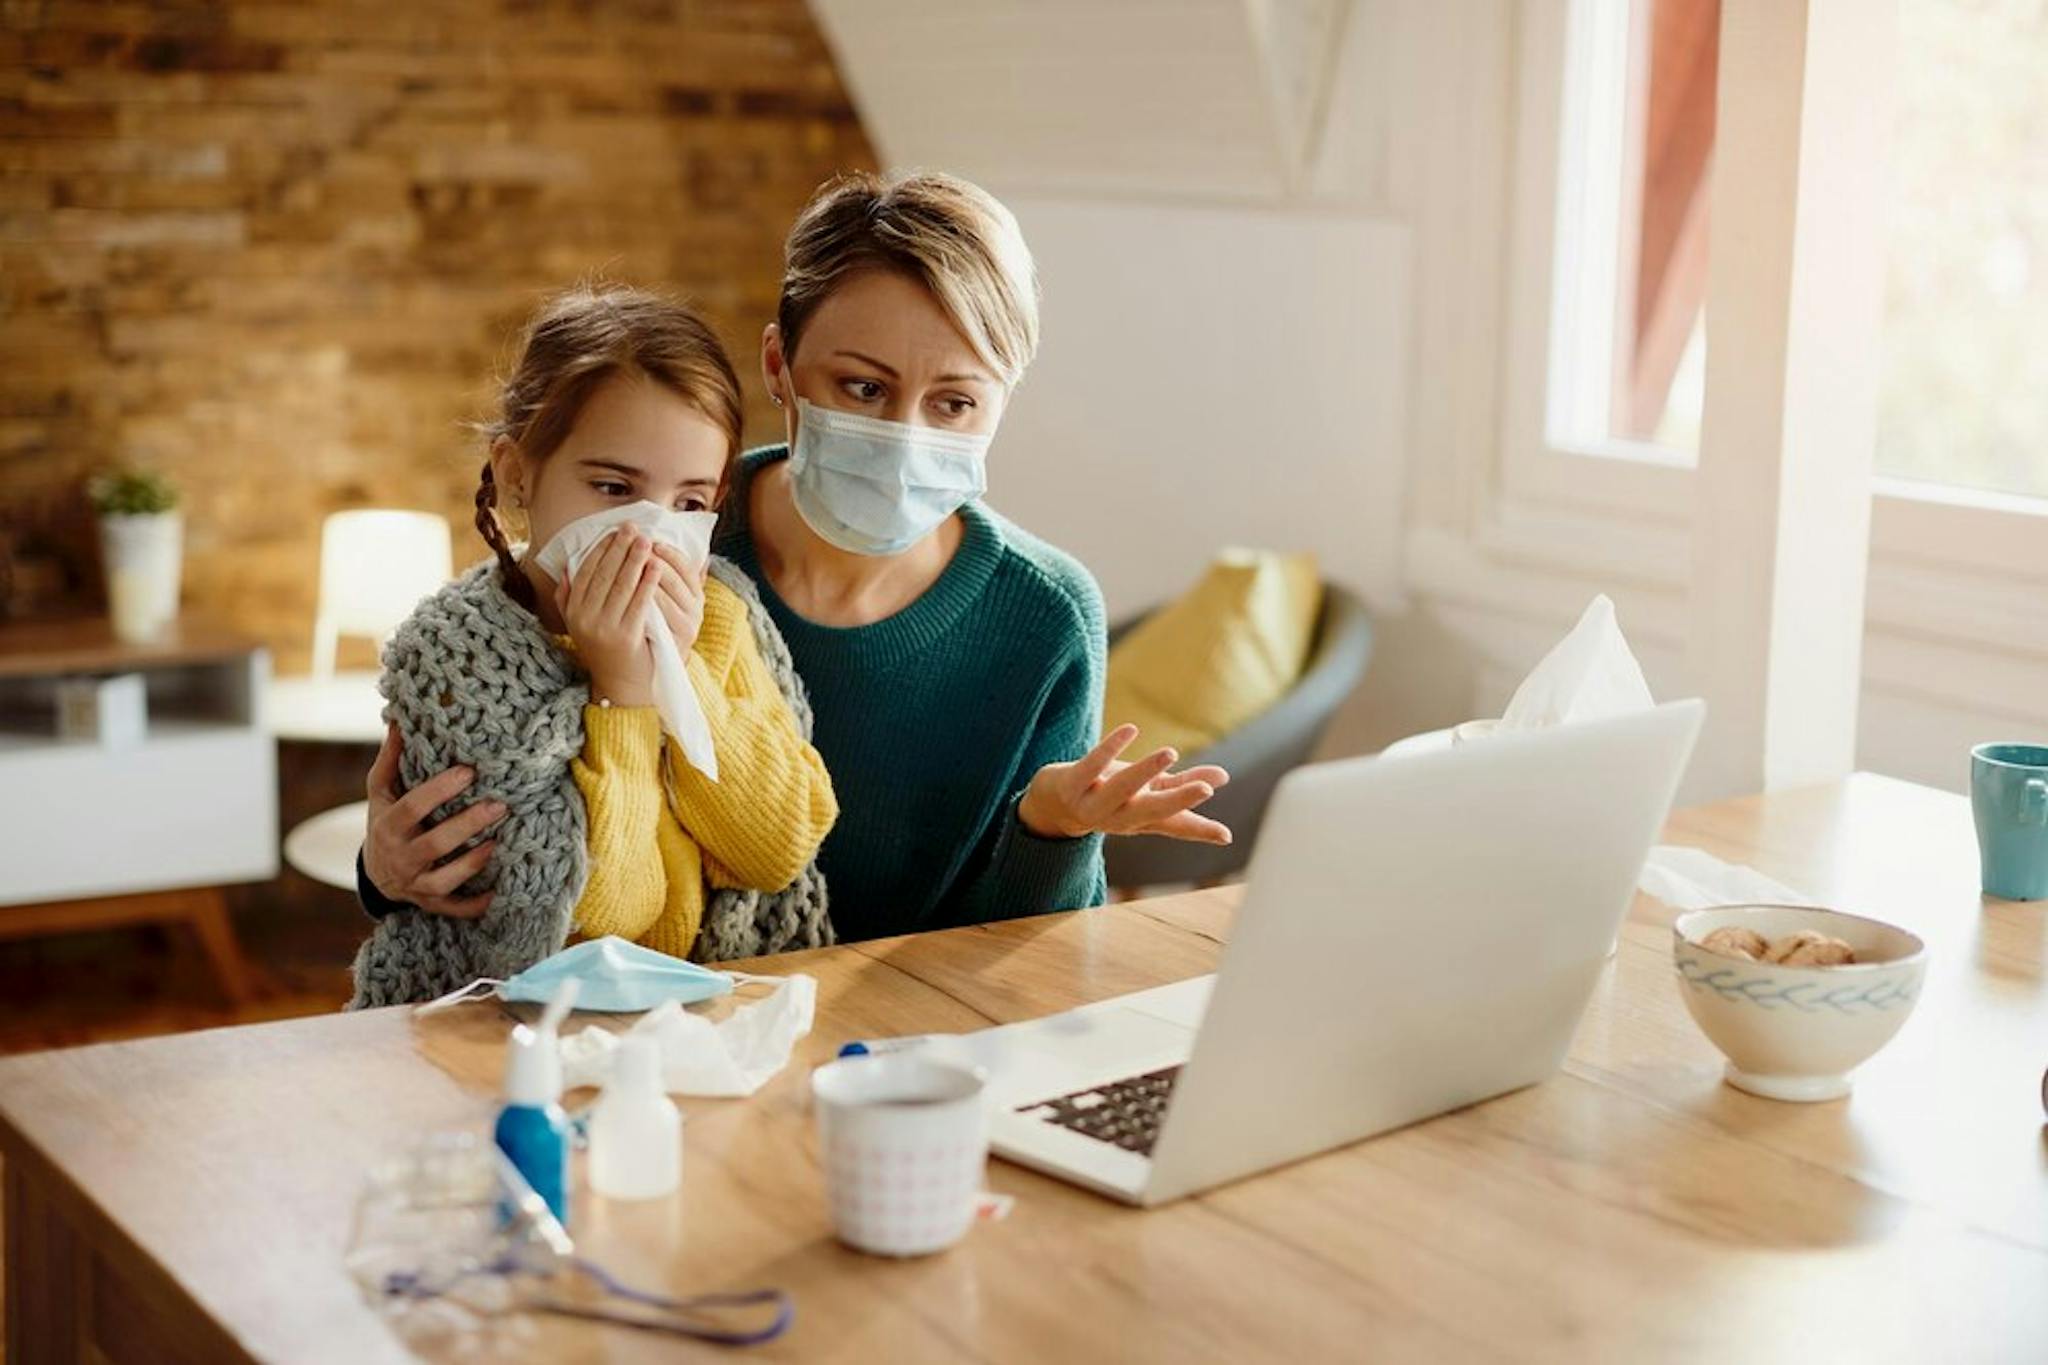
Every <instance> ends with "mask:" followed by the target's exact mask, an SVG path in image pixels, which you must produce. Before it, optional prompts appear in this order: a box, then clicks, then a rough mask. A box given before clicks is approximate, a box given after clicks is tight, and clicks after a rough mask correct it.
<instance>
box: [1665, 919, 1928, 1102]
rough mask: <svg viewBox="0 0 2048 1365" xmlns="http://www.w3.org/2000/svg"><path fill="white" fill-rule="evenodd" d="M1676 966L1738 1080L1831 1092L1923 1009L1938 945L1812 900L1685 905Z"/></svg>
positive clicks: (1742, 1085) (1675, 943)
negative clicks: (1931, 949)
mask: <svg viewBox="0 0 2048 1365" xmlns="http://www.w3.org/2000/svg"><path fill="white" fill-rule="evenodd" d="M1671 933H1672V941H1671V951H1672V965H1673V966H1674V967H1675V968H1676V969H1677V972H1678V980H1679V993H1680V994H1681V995H1682V996H1684V998H1685V1005H1686V1008H1687V1009H1688V1010H1689V1011H1691V1013H1692V1017H1693V1020H1694V1022H1696V1023H1697V1024H1698V1025H1699V1026H1700V1029H1701V1031H1702V1032H1704V1033H1705V1034H1706V1035H1707V1037H1708V1039H1709V1040H1710V1041H1712V1043H1713V1044H1714V1046H1715V1047H1717V1048H1719V1049H1720V1050H1721V1052H1722V1053H1723V1054H1724V1055H1725V1056H1726V1057H1727V1058H1728V1071H1727V1079H1728V1083H1729V1084H1730V1085H1732V1086H1735V1087H1736V1088H1737V1089H1739V1090H1746V1091H1748V1092H1750V1093H1751V1094H1753V1095H1762V1096H1764V1097H1766V1098H1768V1099H1774V1100H1831V1099H1836V1098H1839V1097H1840V1096H1843V1095H1846V1094H1848V1093H1849V1072H1850V1071H1852V1070H1853V1069H1854V1068H1855V1067H1857V1066H1859V1065H1860V1064H1862V1063H1863V1062H1864V1061H1866V1060H1868V1059H1869V1058H1870V1057H1871V1056H1873V1055H1874V1054H1875V1053H1876V1052H1877V1050H1878V1049H1879V1048H1881V1047H1883V1046H1884V1045H1885V1044H1886V1043H1887V1042H1889V1041H1891V1037H1892V1035H1893V1034H1895V1033H1897V1032H1898V1031H1899V1026H1900V1025H1901V1024H1903V1023H1905V1021H1906V1016H1907V1015H1908V1014H1910V1013H1912V1010H1913V1004H1914V1002H1915V1001H1916V1000H1917V999H1918V998H1919V995H1920V986H1921V982H1922V980H1923V979H1924V978H1925V976H1926V971H1927V949H1926V945H1925V944H1923V943H1922V942H1921V941H1920V940H1919V938H1918V937H1916V936H1915V935H1913V934H1910V933H1908V932H1907V931H1905V930H1904V929H1900V928H1898V927H1897V926H1895V925H1890V924H1885V923H1883V922H1882V921H1880V920H1874V919H1865V918H1864V917H1863V916H1861V915H1850V914H1844V913H1842V912H1841V911H1839V910H1823V909H1820V908H1818V907H1815V906H1804V905H1724V906H1716V907H1714V908H1713V909H1710V910H1693V911H1688V912H1687V913H1685V914H1683V915H1680V916H1679V917H1678V918H1677V920H1676V921H1674V922H1673V924H1672V926H1671Z"/></svg>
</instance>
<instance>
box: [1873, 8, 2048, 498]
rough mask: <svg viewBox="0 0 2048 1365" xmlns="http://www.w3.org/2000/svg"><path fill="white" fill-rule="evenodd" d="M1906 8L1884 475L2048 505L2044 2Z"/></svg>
mask: <svg viewBox="0 0 2048 1365" xmlns="http://www.w3.org/2000/svg"><path fill="white" fill-rule="evenodd" d="M1898 3H1899V59H1898V60H1899V65H1898V79H1897V86H1896V90H1897V95H1896V99H1897V102H1898V116H1897V122H1896V124H1895V126H1894V132H1893V152H1892V174H1893V192H1892V202H1891V205H1890V215H1889V223H1888V231H1889V234H1890V241H1889V250H1888V253H1887V260H1886V266H1885V271H1886V280H1885V326H1884V337H1883V345H1884V373H1883V388H1882V390H1881V392H1880V396H1879V408H1878V431H1877V468H1878V472H1879V473H1880V474H1885V475H1890V476H1894V477H1897V478H1905V479H1914V480H1921V481H1925V482H1931V483H1939V484H1949V485H1958V486H1961V487H1964V488H1971V489H1985V490H1993V491H1997V492H2004V493H2019V494H2027V495H2031V496H2035V497H2048V5H2043V4H2041V3H2040V0H1898Z"/></svg>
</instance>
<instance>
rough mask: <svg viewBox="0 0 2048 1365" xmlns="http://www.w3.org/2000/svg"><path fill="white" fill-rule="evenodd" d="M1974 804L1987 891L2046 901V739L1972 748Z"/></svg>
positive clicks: (2010, 897)
mask: <svg viewBox="0 0 2048 1365" xmlns="http://www.w3.org/2000/svg"><path fill="white" fill-rule="evenodd" d="M1970 806H1971V808H1972V809H1973V810H1975V811H1976V813H1977V851H1978V853H1979V854H1981V855H1982V857H1983V860H1984V892H1985V894H1986V895H1990V896H1997V897H1999V898H2000V899H2003V900H2009V901H2038V900H2048V744H1979V745H1978V746H1977V747H1976V748H1974V749H1972V750H1970Z"/></svg>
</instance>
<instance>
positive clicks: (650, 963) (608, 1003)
mask: <svg viewBox="0 0 2048 1365" xmlns="http://www.w3.org/2000/svg"><path fill="white" fill-rule="evenodd" d="M572 977H573V978H574V979H575V980H576V982H577V990H576V1008H577V1009H579V1010H600V1011H604V1012H608V1013H624V1012H629V1011H630V1012H637V1011H640V1010H651V1009H653V1008H654V1007H655V1006H656V1005H662V1004H666V1003H668V1002H669V1001H671V1000H674V1001H676V1002H677V1003H679V1004H684V1005H690V1004H695V1003H696V1002H697V1001H699V1000H709V999H711V998H712V997H713V996H718V995H724V994H726V993H727V992H728V991H730V990H731V989H732V986H733V978H732V977H730V976H728V975H726V974H725V973H724V972H715V971H713V970H711V968H709V967H700V966H698V965H697V964H696V963H694V962H686V961H684V960H683V959H682V958H679V957H670V956H669V955H668V954H667V953H658V952H656V951H655V950H654V949H652V948H643V947H641V946H640V945H639V944H637V943H628V942H627V941H626V940H625V939H622V938H618V937H616V936H612V935H607V936H605V937H604V938H593V939H589V940H587V941H585V942H583V943H578V944H576V945H574V946H573V947H568V948H564V949H562V951H561V952H559V953H556V954H554V955H553V956H551V957H544V958H542V959H541V960H540V961H538V962H536V963H534V964H533V965H532V966H531V967H528V968H527V969H526V970H525V971H523V972H520V973H519V974H518V975H517V976H512V977H508V978H506V979H504V980H499V979H498V978H496V977H488V976H487V977H479V978H478V979H477V980H475V981H472V982H470V983H469V984H468V985H467V986H464V987H463V988H462V989H461V990H459V991H450V992H449V993H448V994H447V995H444V996H442V997H441V998H440V999H438V1000H430V1001H428V1002H427V1003H426V1004H424V1005H422V1006H420V1008H421V1009H423V1010H428V1009H439V1008H441V1007H442V1006H444V1005H453V1004H455V1003H456V1002H458V1001H461V1000H468V999H471V998H473V997H474V996H476V995H478V994H479V993H480V992H479V990H478V988H479V987H483V988H485V989H486V990H489V989H490V988H495V989H496V990H497V993H498V997H499V998H500V999H502V1000H510V1001H522V1002H528V1003H532V1004H546V1003H547V1002H548V1001H550V1000H552V999H554V998H555V993H556V992H557V991H559V990H560V989H561V988H562V983H563V982H564V981H565V980H568V979H570V978H572Z"/></svg>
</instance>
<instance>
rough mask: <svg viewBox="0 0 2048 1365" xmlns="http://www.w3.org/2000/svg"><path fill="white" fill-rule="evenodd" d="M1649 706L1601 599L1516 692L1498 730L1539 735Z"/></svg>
mask: <svg viewBox="0 0 2048 1365" xmlns="http://www.w3.org/2000/svg"><path fill="white" fill-rule="evenodd" d="M1651 705H1653V703H1652V701H1651V699H1650V685H1649V684H1648V683H1646V682H1644V681H1643V669H1642V665H1640V664H1638V663H1637V662H1636V656H1635V655H1634V653H1632V652H1631V651H1630V649H1629V647H1628V641H1627V640H1625V639H1623V638H1622V635H1621V627H1620V626H1619V625H1618V624H1617V623H1616V622H1615V619H1614V603H1613V602H1611V601H1609V600H1608V599H1607V596H1606V594H1604V593H1603V594H1601V595H1600V596H1598V597H1595V598H1594V599H1593V600H1592V602H1591V603H1590V604H1588V606H1587V607H1586V611H1585V614H1584V615H1582V616H1581V617H1579V623H1578V624H1577V625H1576V626H1573V627H1572V631H1571V634H1569V635H1567V636H1565V637H1564V639H1562V640H1560V641H1558V643H1557V645H1556V647H1555V648H1553V649H1552V650H1551V651H1550V653H1548V654H1546V655H1544V656H1543V661H1542V662H1541V663H1539V664H1537V665H1536V667H1535V668H1534V669H1533V670H1531V671H1530V673H1529V676H1528V677H1526V678H1524V679H1523V680H1522V685H1521V686H1520V687H1518V688H1516V689H1515V695H1514V698H1513V699H1512V700H1511V701H1509V702H1508V709H1507V710H1506V711H1504V712H1502V713H1501V718H1500V728H1501V729H1502V730H1540V729H1543V728H1545V727H1546V726H1551V725H1563V724H1567V723H1569V722H1571V721H1581V720H1595V719H1598V718H1600V717H1602V716H1613V715H1620V714H1621V713H1623V712H1626V711H1640V710H1643V709H1645V708H1647V707H1649V706H1651Z"/></svg>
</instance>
